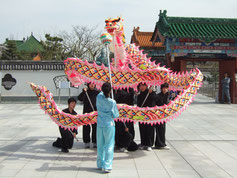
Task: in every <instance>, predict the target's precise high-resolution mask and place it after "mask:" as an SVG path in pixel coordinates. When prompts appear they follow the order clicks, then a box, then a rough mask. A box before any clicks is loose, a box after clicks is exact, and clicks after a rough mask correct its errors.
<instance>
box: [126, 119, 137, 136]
mask: <svg viewBox="0 0 237 178" xmlns="http://www.w3.org/2000/svg"><path fill="white" fill-rule="evenodd" d="M125 124H126V126H127V128H128V130H129V133H130V134H131V135H132V139H134V138H135V130H134V123H133V122H126V123H125Z"/></svg>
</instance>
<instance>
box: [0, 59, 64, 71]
mask: <svg viewBox="0 0 237 178" xmlns="http://www.w3.org/2000/svg"><path fill="white" fill-rule="evenodd" d="M64 67H65V66H64V63H63V61H26V60H24V61H9V60H7V61H4V60H0V70H64Z"/></svg>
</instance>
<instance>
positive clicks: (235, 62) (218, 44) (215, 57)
mask: <svg viewBox="0 0 237 178" xmlns="http://www.w3.org/2000/svg"><path fill="white" fill-rule="evenodd" d="M152 41H153V44H155V42H157V41H160V42H162V43H164V44H165V56H166V61H167V64H168V66H169V67H170V68H171V69H172V70H174V71H185V70H186V69H187V64H190V62H191V63H195V62H202V63H203V66H205V64H206V62H210V61H211V62H217V63H218V64H219V70H218V71H219V83H221V79H222V78H223V76H224V73H225V72H227V73H228V74H229V76H230V77H231V79H232V80H231V84H230V85H231V86H230V94H231V100H232V103H237V89H236V77H235V74H236V73H237V19H224V18H193V17H170V16H167V12H166V11H163V12H162V11H161V12H160V14H159V20H158V22H157V23H156V27H155V31H154V33H153V36H152ZM221 91H222V87H221V84H220V85H219V99H220V98H221V97H222V96H221V95H222V92H221Z"/></svg>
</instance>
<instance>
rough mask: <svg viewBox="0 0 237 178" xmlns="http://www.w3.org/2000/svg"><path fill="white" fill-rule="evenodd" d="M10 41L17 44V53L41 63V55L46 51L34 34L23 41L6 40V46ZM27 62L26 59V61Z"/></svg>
mask: <svg viewBox="0 0 237 178" xmlns="http://www.w3.org/2000/svg"><path fill="white" fill-rule="evenodd" d="M8 41H12V42H15V45H16V49H17V51H18V52H19V53H20V54H21V55H23V56H24V57H26V58H27V59H32V60H34V61H40V54H41V53H42V52H43V51H44V48H43V46H42V44H41V43H40V42H39V41H38V40H37V39H36V38H35V37H34V35H33V33H32V34H31V35H30V36H29V37H27V38H26V39H25V38H23V40H8V39H6V42H5V44H7V42H8ZM24 60H26V59H24Z"/></svg>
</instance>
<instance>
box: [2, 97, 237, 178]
mask: <svg viewBox="0 0 237 178" xmlns="http://www.w3.org/2000/svg"><path fill="white" fill-rule="evenodd" d="M59 107H60V108H61V109H64V108H65V107H66V105H60V106H59ZM76 111H77V112H78V113H82V106H81V105H80V106H79V105H78V106H76ZM166 135H167V144H168V146H170V147H171V149H170V150H155V149H153V151H150V152H148V151H141V150H138V151H136V152H129V153H120V152H115V155H114V162H113V170H112V172H111V173H109V174H104V173H102V172H101V171H99V170H97V169H96V149H93V148H91V149H84V144H83V143H82V128H81V127H80V128H79V135H78V138H79V142H75V144H74V147H73V148H72V150H70V152H69V153H62V152H60V150H59V149H56V148H54V147H52V143H53V141H55V140H56V138H57V137H58V136H59V130H58V126H57V125H56V124H55V123H53V122H52V121H51V119H50V118H49V117H48V116H47V115H45V114H44V111H42V110H41V109H40V108H39V105H38V104H0V177H22V178H23V177H24V178H26V177H47V178H53V177H57V178H59V177H65V178H76V177H78V178H79V177H80V178H83V177H86V178H97V177H109V178H112V177H117V178H118V177H123V178H138V177H139V178H149V177H154V178H158V177H159V178H163V177H164V178H165V177H180V178H185V177H187V178H192V177H207V178H211V177H213V178H217V177H225V178H228V177H237V105H234V104H232V105H227V104H217V103H214V100H212V99H210V98H207V97H205V96H202V95H197V96H196V98H195V101H194V102H193V103H192V104H191V105H190V106H189V107H188V108H187V110H186V111H184V112H183V113H182V114H181V115H180V116H179V117H178V118H176V119H175V120H173V121H171V122H169V123H168V124H167V134H166ZM139 140H140V138H139V130H138V125H137V124H136V138H135V141H136V142H137V143H139V142H140V141H139Z"/></svg>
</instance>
